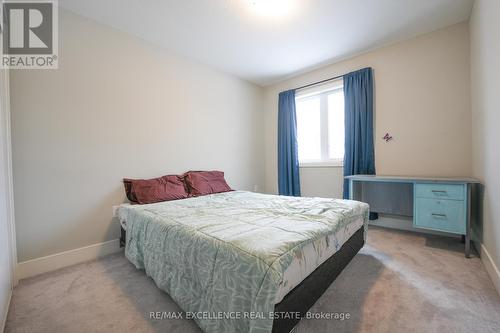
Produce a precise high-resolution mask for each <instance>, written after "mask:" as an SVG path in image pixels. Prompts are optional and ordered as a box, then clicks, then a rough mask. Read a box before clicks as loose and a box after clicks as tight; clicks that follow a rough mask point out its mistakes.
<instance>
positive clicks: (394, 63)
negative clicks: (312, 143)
mask: <svg viewBox="0 0 500 333" xmlns="http://www.w3.org/2000/svg"><path fill="white" fill-rule="evenodd" d="M368 66H370V67H373V69H374V75H375V90H376V98H375V155H376V168H377V173H378V174H380V175H415V176H470V174H471V168H472V167H471V127H470V100H469V96H470V74H469V73H470V72H469V70H470V64H469V30H468V24H467V23H462V24H458V25H455V26H452V27H449V28H447V29H444V30H440V31H436V32H433V33H430V34H427V35H424V36H421V37H418V38H415V39H411V40H408V41H405V42H402V43H398V44H395V45H392V46H388V47H384V48H381V49H378V50H375V51H372V52H369V53H365V54H363V55H360V56H358V57H355V58H352V59H349V60H346V61H342V62H339V63H336V64H333V65H330V66H326V67H323V68H321V69H318V70H315V71H312V72H309V73H306V74H303V75H300V76H297V77H294V78H291V79H289V80H286V81H284V82H281V83H279V84H276V85H273V86H270V87H267V89H266V91H265V94H266V96H265V108H266V191H267V192H270V193H275V192H276V190H277V167H276V164H277V162H276V154H277V148H276V145H277V143H276V141H277V118H278V116H277V105H278V102H277V95H278V93H279V92H280V91H284V90H287V89H291V88H295V87H298V86H301V85H303V84H306V83H311V82H316V81H319V80H322V79H326V78H330V77H333V76H336V75H340V74H344V73H347V72H350V71H353V70H357V69H360V68H363V67H368ZM386 132H390V133H391V135H392V136H393V137H394V140H393V141H391V142H390V143H385V142H384V141H383V140H382V136H383V135H384V134H385V133H386ZM310 173H311V172H309V173H308V175H304V176H305V177H307V178H308V179H313V178H314V177H311V175H310ZM316 178H317V177H316ZM316 178H314V179H316ZM311 181H313V180H311ZM311 186H312V185H309V187H311ZM317 186H318V193H320V192H324V191H325V189H324V188H322V187H320V186H321V184H320V183H318V185H317Z"/></svg>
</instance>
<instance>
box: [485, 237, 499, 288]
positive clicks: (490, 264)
mask: <svg viewBox="0 0 500 333" xmlns="http://www.w3.org/2000/svg"><path fill="white" fill-rule="evenodd" d="M481 261H482V262H483V265H484V267H485V268H486V271H487V272H488V274H489V275H490V278H491V281H493V284H494V285H495V288H496V289H497V292H498V294H499V295H500V270H498V267H497V266H496V265H495V262H494V261H493V259H492V258H491V256H490V253H489V252H488V250H487V249H486V248H485V247H484V245H483V244H481Z"/></svg>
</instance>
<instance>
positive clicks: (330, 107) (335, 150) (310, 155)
mask: <svg viewBox="0 0 500 333" xmlns="http://www.w3.org/2000/svg"><path fill="white" fill-rule="evenodd" d="M295 104H296V112H297V141H298V145H299V147H298V149H299V163H300V164H301V165H305V166H307V165H310V166H314V165H332V166H341V165H342V164H343V160H344V90H343V85H342V80H337V81H334V82H333V83H329V84H327V85H321V86H319V87H314V88H310V89H307V90H302V91H300V92H297V95H296V97H295Z"/></svg>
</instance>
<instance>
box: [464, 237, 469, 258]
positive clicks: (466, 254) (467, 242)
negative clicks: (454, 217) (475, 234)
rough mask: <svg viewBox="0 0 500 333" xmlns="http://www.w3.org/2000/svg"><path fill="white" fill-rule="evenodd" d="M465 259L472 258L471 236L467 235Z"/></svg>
mask: <svg viewBox="0 0 500 333" xmlns="http://www.w3.org/2000/svg"><path fill="white" fill-rule="evenodd" d="M465 257H466V258H470V234H469V233H467V235H465Z"/></svg>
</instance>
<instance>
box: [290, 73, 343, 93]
mask: <svg viewBox="0 0 500 333" xmlns="http://www.w3.org/2000/svg"><path fill="white" fill-rule="evenodd" d="M344 75H345V74H343V75H338V76H335V77H332V78H329V79H326V80H321V81H318V82H314V83H309V84H306V85H305V86H301V87H298V88H295V90H299V89H304V88H309V87H312V86H315V85H318V84H322V83H325V82H328V81H333V80H337V79H340V78H341V77H343V76H344Z"/></svg>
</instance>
